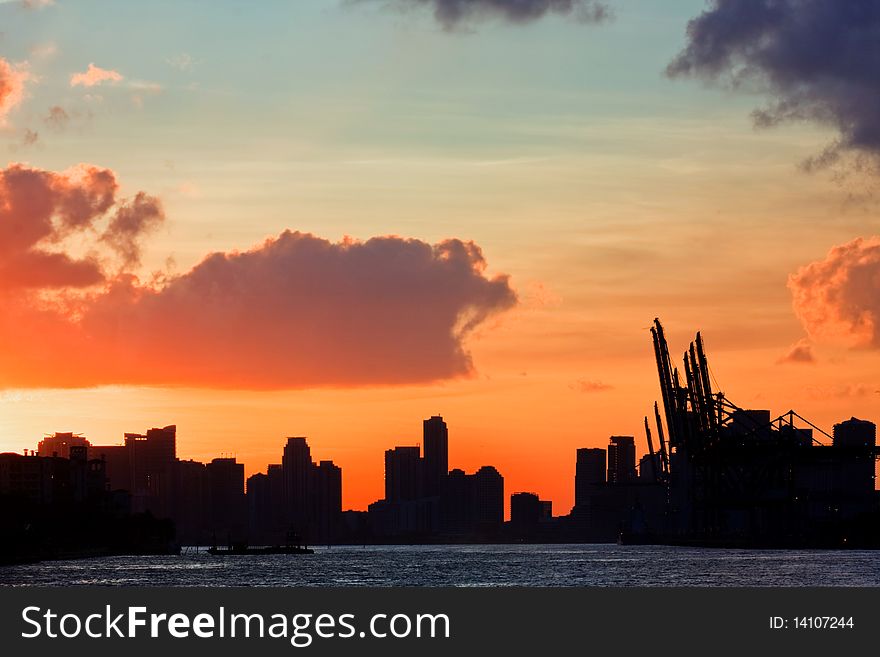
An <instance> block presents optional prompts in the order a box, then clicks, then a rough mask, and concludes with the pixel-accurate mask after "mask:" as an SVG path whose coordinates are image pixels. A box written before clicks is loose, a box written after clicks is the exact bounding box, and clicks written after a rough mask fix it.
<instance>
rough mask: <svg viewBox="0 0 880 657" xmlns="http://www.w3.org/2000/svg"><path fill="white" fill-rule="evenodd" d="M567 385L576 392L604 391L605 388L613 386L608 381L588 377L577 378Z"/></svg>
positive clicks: (611, 388)
mask: <svg viewBox="0 0 880 657" xmlns="http://www.w3.org/2000/svg"><path fill="white" fill-rule="evenodd" d="M569 387H570V388H571V389H572V390H576V391H577V392H605V391H606V390H613V389H614V386H612V385H611V384H609V383H604V382H603V381H595V380H588V379H578V380H577V381H575V382H574V383H572V384H571V385H570V386H569Z"/></svg>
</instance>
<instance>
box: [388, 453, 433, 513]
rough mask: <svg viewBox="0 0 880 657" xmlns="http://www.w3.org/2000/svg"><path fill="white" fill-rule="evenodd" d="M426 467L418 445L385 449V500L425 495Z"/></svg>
mask: <svg viewBox="0 0 880 657" xmlns="http://www.w3.org/2000/svg"><path fill="white" fill-rule="evenodd" d="M424 481H425V480H424V468H423V462H422V457H421V454H420V453H419V448H418V447H395V448H393V449H389V450H386V451H385V500H386V501H387V502H404V501H412V500H417V499H420V498H422V497H424V489H425V486H424Z"/></svg>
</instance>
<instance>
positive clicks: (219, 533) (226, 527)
mask: <svg viewBox="0 0 880 657" xmlns="http://www.w3.org/2000/svg"><path fill="white" fill-rule="evenodd" d="M205 478H206V481H207V485H208V486H207V489H208V490H207V492H208V500H209V507H208V509H209V512H208V518H209V519H210V529H211V533H212V539H213V538H214V537H216V543H217V544H227V545H228V544H233V543H246V542H247V529H246V517H247V516H246V504H245V493H244V464H243V463H238V462H237V461H236V460H235V458H229V457H226V458H216V459H213V460H212V461H211V462H210V463H208V464H207V465H206V466H205ZM212 542H215V541H213V540H212Z"/></svg>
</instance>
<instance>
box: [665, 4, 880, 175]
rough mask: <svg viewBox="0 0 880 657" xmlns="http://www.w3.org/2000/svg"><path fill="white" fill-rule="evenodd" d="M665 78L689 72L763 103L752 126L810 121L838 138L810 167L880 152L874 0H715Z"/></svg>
mask: <svg viewBox="0 0 880 657" xmlns="http://www.w3.org/2000/svg"><path fill="white" fill-rule="evenodd" d="M687 36H688V43H687V46H686V47H685V49H684V50H683V51H682V52H681V53H679V55H678V56H677V57H676V58H675V59H674V60H673V61H672V62H671V63H670V64H669V66H668V68H667V73H668V74H669V75H670V76H671V77H678V76H694V77H699V78H702V79H704V80H707V81H710V82H713V83H720V84H723V85H725V86H728V87H731V88H739V89H747V90H749V91H753V92H758V93H761V94H764V95H766V96H767V97H768V99H769V102H768V104H767V105H766V106H764V107H762V108H760V109H757V110H755V112H754V114H753V116H754V120H755V123H756V125H759V126H762V127H764V126H772V125H776V124H779V123H783V122H787V121H810V122H814V123H818V124H822V125H828V126H832V127H833V128H835V129H836V130H837V131H838V138H837V140H836V141H835V143H833V144H832V145H830V146H829V147H828V149H827V150H826V151H825V152H824V153H823V154H822V155H820V156H818V157H817V158H815V159H814V160H813V161H812V163H813V164H820V165H821V164H827V163H830V162H832V161H834V160H835V159H836V158H837V157H838V156H839V155H840V154H841V153H842V152H844V151H854V152H857V153H860V154H867V155H869V156H872V157H878V156H880V2H877V0H711V2H710V6H709V8H708V9H707V10H706V11H704V12H703V13H702V14H701V15H700V16H698V17H697V18H695V19H693V20H692V21H690V23H689V24H688V28H687Z"/></svg>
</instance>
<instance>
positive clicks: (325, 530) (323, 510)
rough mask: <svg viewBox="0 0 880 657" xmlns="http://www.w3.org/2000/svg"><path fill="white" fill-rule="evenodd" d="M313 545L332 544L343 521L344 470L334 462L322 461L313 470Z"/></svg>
mask: <svg viewBox="0 0 880 657" xmlns="http://www.w3.org/2000/svg"><path fill="white" fill-rule="evenodd" d="M312 499H313V500H314V508H313V509H312V517H313V522H312V529H313V533H312V535H311V541H312V542H313V543H332V542H334V541H335V540H336V537H337V535H338V534H339V531H340V521H341V519H342V468H340V467H339V466H338V465H336V464H334V463H333V461H320V462H319V463H318V464H317V465H315V466H313V469H312Z"/></svg>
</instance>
